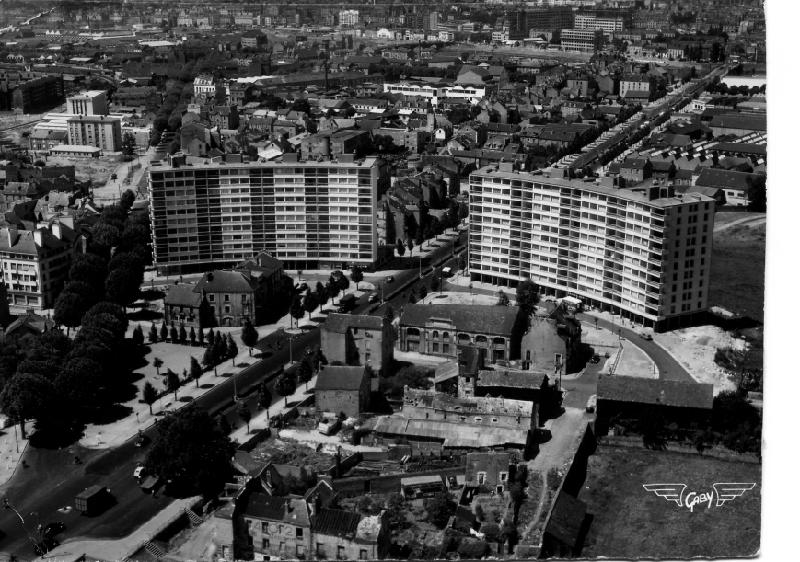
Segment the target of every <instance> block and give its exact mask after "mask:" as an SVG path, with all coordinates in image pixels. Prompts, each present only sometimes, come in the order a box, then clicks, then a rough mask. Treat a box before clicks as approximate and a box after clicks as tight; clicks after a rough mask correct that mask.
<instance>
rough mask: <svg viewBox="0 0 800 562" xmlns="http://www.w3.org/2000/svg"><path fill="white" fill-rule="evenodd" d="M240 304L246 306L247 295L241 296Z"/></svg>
mask: <svg viewBox="0 0 800 562" xmlns="http://www.w3.org/2000/svg"><path fill="white" fill-rule="evenodd" d="M242 304H247V295H242Z"/></svg>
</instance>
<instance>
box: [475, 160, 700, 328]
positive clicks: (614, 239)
mask: <svg viewBox="0 0 800 562" xmlns="http://www.w3.org/2000/svg"><path fill="white" fill-rule="evenodd" d="M512 184H513V186H514V187H515V188H516V189H514V190H513V191H511V192H510V193H508V194H506V189H507V187H506V186H510V185H512ZM470 186H471V188H470V196H471V201H470V233H469V234H470V236H469V244H470V260H469V261H470V271H471V274H472V277H473V280H486V281H490V282H495V283H501V284H506V283H508V284H511V283H515V282H517V281H519V280H521V279H524V278H528V277H531V278H533V279H534V280H536V282H537V283H539V285H540V286H542V287H543V289H545V291H550V292H551V294H558V295H559V296H561V295H563V294H564V293H569V294H574V295H575V296H578V297H580V298H583V299H585V300H588V301H593V302H594V303H596V304H598V305H600V306H607V307H610V308H612V309H615V310H616V311H617V312H624V313H625V314H628V315H631V316H633V317H634V318H636V319H637V320H638V321H645V322H648V323H650V324H653V323H661V322H664V321H666V320H668V319H669V317H670V316H671V315H675V314H685V313H687V312H688V313H694V312H700V311H702V310H704V309H705V307H706V306H707V304H706V299H705V298H704V297H703V293H702V290H698V289H699V287H700V285H699V280H700V279H701V278H703V277H705V276H707V275H708V273H707V270H708V269H709V265H710V264H707V263H706V261H705V260H704V259H703V260H702V261H699V260H696V259H694V255H695V252H696V248H697V247H699V248H700V251H699V252H698V253H699V254H705V253H706V247H707V242H705V241H703V240H702V239H701V238H699V237H698V235H697V233H696V232H695V231H691V234H690V233H689V232H688V231H686V230H685V229H684V232H681V233H680V234H678V230H677V228H676V225H677V218H678V214H679V213H681V214H683V215H684V216H686V215H687V214H688V215H689V221H690V222H691V223H692V224H695V223H698V222H699V223H704V224H703V226H706V227H707V226H709V225H710V226H711V228H713V201H711V200H710V199H709V198H704V197H702V196H695V195H689V196H685V197H683V198H677V197H667V198H653V199H652V200H651V199H650V198H649V197H648V195H647V194H645V193H637V192H634V191H632V190H620V189H612V188H606V187H601V186H599V185H590V184H586V183H584V182H571V181H569V180H561V179H553V178H546V177H544V176H534V175H531V174H526V173H519V172H512V171H497V169H496V168H495V167H491V166H490V167H487V168H483V169H481V170H478V171H477V172H474V173H473V174H472V175H471V177H470ZM495 195H501V196H503V197H504V199H502V200H501V199H497V198H495ZM473 203H475V204H473ZM517 210H518V211H517ZM514 213H521V214H522V215H523V217H525V216H526V215H527V216H528V217H529V218H528V220H525V219H524V218H523V220H521V221H518V220H516V216H515V214H514ZM511 233H513V234H511ZM681 240H683V242H684V243H683V244H680V246H679V245H678V243H679V242H680V241H681ZM673 248H675V250H674V251H675V260H674V261H672V260H670V259H669V256H670V253H671V252H672V251H673ZM509 257H512V258H513V259H509ZM678 276H680V277H682V278H685V279H686V280H687V281H689V280H695V281H698V283H692V281H690V283H692V284H690V285H689V286H688V288H687V291H686V292H685V293H684V292H683V291H679V290H678V287H677V286H672V289H671V290H670V285H667V284H666V283H665V281H666V280H667V279H668V278H669V277H673V279H675V280H677V278H678ZM676 301H677V304H679V305H680V307H681V312H680V313H678V312H676V311H675V310H672V309H668V305H667V303H672V302H676Z"/></svg>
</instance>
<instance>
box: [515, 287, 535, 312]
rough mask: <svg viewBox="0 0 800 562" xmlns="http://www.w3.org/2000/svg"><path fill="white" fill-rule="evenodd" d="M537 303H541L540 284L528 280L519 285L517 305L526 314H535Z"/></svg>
mask: <svg viewBox="0 0 800 562" xmlns="http://www.w3.org/2000/svg"><path fill="white" fill-rule="evenodd" d="M537 304H539V286H538V285H537V284H536V283H534V282H533V281H531V280H527V281H523V282H521V283H520V284H519V285H517V305H518V306H519V307H520V309H521V310H522V313H523V314H525V316H530V315H531V314H533V313H534V312H535V311H536V305H537Z"/></svg>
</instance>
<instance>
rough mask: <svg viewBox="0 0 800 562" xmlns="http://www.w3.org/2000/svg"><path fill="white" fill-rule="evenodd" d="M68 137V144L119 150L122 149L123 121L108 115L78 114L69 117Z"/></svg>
mask: <svg viewBox="0 0 800 562" xmlns="http://www.w3.org/2000/svg"><path fill="white" fill-rule="evenodd" d="M67 139H68V144H80V145H85V146H96V147H97V148H99V149H101V150H103V151H106V152H117V151H119V150H121V149H122V122H121V121H120V120H119V119H113V118H111V117H108V116H106V115H76V116H75V117H71V118H69V119H67Z"/></svg>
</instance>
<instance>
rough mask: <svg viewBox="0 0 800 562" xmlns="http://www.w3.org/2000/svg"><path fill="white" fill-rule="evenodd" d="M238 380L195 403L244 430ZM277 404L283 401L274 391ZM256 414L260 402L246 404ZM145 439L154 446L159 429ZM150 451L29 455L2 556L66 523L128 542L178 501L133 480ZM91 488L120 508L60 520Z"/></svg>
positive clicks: (449, 248) (443, 253)
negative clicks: (237, 404) (41, 528)
mask: <svg viewBox="0 0 800 562" xmlns="http://www.w3.org/2000/svg"><path fill="white" fill-rule="evenodd" d="M465 239H466V235H465V233H461V235H460V239H459V244H458V245H457V248H463V244H464V242H465ZM453 250H454V248H453V245H452V244H444V243H442V245H441V246H440V247H439V248H437V249H435V250H434V251H433V252H432V254H431V255H430V256H428V257H426V258H424V259H423V271H424V272H425V273H426V276H425V280H424V282H426V283H429V282H430V276H431V274H432V272H433V268H432V264H433V263H439V262H441V261H443V260H446V261H447V263H452V262H453V261H454V260H455V258H451V257H450V256H451V253H452V252H453ZM419 283H420V280H419V269H410V270H407V271H403V272H401V273H398V274H396V275H394V281H393V282H391V283H386V282H385V281H384V282H380V281H379V282H378V286H380V285H381V284H382V285H383V290H384V297H385V299H386V302H387V303H389V304H391V305H392V306H393V307H394V308H395V310H398V309H399V307H400V306H402V305H403V304H405V302H406V300H407V296H406V292H407V291H408V290H409V288H410V287H411V286H412V285H414V286H417V285H419ZM385 306H386V305H378V304H369V303H368V302H367V295H364V296H362V298H361V299H360V301H359V303H358V305H357V307H356V309H355V311H354V313H356V314H358V313H363V312H367V311H377V312H378V313H380V311H381V310H383V309H384V307H385ZM267 340H269V338H265V340H262V342H260V343H259V349H261V350H262V351H263V350H266V349H267V348H268V347H269V346H270V345H271V341H267ZM319 340H320V336H319V330H318V329H314V330H309V331H307V332H305V333H303V334H301V335H298V336H296V337H295V338H293V343H292V351H293V356H294V358H295V359H297V358H298V357H300V356H301V354H302V353H303V351H304V350H305V349H306V348H307V347H312V348H313V347H315V346H318V345H319ZM288 361H289V346H288V345H284V346H283V348H282V349H279V350H278V351H275V352H274V355H272V356H270V357H268V358H266V359H264V360H261V361H258V362H256V363H254V364H253V365H252V366H250V367H248V368H246V369H244V370H243V371H241V372H240V373H239V374H237V375H236V376H235V383H236V387H237V392H238V394H239V395H240V396H241V395H246V394H247V393H248V392H249V391H250V390H251V389H255V387H257V385H258V384H260V382H261V381H263V380H265V379H266V380H273V381H274V374H275V373H277V371H278V369H279V367H280V366H281V365H284V364H286V363H287V362H288ZM233 390H234V377H230V378H228V380H226V381H225V382H223V383H221V384H219V385H218V386H216V387H215V388H213V389H211V390H209V392H207V393H206V394H205V395H203V396H201V397H199V398H197V399H196V400H195V401H194V403H195V404H196V405H197V406H198V407H200V408H202V409H204V410H207V411H210V412H212V413H213V414H214V415H216V414H217V413H219V412H222V413H223V414H224V415H225V416H226V417H227V418H228V420H229V421H230V422H231V424H232V425H233V426H237V425H241V423H242V422H241V420H239V419H238V416H237V415H236V414H235V412H234V410H233ZM273 399H274V400H273V403H277V402H278V401H280V400H283V399H282V398H281V397H279V396H277V393H275V392H273ZM246 400H247V403H248V405H249V406H250V407H251V409H252V410H253V411H254V409H255V396H250V397H248V398H247V399H246ZM146 434H147V435H148V436H149V437H150V438H151V439H152V438H153V437H154V436H155V430H154V429H152V428H151V429H150V430H148V431H147V432H146ZM76 454H78V455H79V456H80V457H81V459H83V463H84V464H82V465H78V466H76V465H75V464H74V463H73V458H74V456H75V455H76ZM145 454H146V449H140V448H137V447H136V446H135V444H134V440H133V439H131V440H130V441H128V442H127V443H125V444H124V445H122V446H120V447H117V448H115V449H112V450H107V451H95V450H86V449H83V448H81V447H79V446H72V447H69V448H67V449H64V450H47V449H35V448H30V449H29V451H28V452H27V453H26V454H25V457H24V458H25V460H26V462H27V464H28V468H25V469H22V468H20V469H19V470H18V471H17V474H16V475H15V476H14V477H13V478H12V480H11V481H10V482H9V483H8V484H7V485H6V486H5V487H4V489H3V494H4V497H6V498H7V499H8V500H9V501H10V502H11V504H12V505H14V506H15V507H16V508H17V510H18V511H19V512H20V513H21V514H22V516H23V518H24V519H25V524H26V528H27V530H26V529H23V528H22V524H21V523H20V520H19V519H18V518H17V517H16V515H14V514H13V513H12V512H11V511H7V510H0V553H6V554H13V555H14V556H16V557H18V559H20V560H30V559H33V558H35V554H34V552H33V547H32V546H31V544H30V543H29V541H28V538H27V534H26V533H27V532H28V531H30V532H33V531H35V528H36V526H37V525H38V524H39V523H42V524H46V523H48V522H50V521H63V522H64V523H65V524H66V526H67V529H66V531H65V533H64V534H63V535H62V536H59V537H58V538H59V539H60V540H61V541H62V542H63V540H65V539H67V538H74V537H88V538H120V537H124V536H126V535H128V534H129V533H130V532H132V531H133V530H134V529H136V528H137V527H138V526H140V525H141V524H142V523H144V522H145V521H147V520H148V519H150V518H151V517H153V516H154V515H155V514H156V513H157V512H158V511H160V510H161V509H163V508H164V507H165V506H166V505H167V504H168V503H169V502H170V501H171V500H172V498H168V497H164V496H158V497H152V496H148V495H145V494H144V493H143V492H142V491H141V490H140V489H139V487H138V486H137V485H136V482H135V480H134V478H133V469H134V467H135V466H136V463H137V462H139V461H141V460H143V458H144V456H145ZM93 484H101V485H104V486H107V487H109V488H111V490H112V494H113V495H114V497H115V499H116V501H117V503H116V505H115V506H113V507H111V508H110V509H109V510H107V511H106V512H105V513H103V514H101V515H99V516H95V517H86V516H81V515H78V514H76V513H74V512H70V513H60V512H59V511H58V510H59V508H62V507H64V506H68V505H72V504H73V501H74V497H75V495H77V494H78V493H80V492H81V491H82V490H84V489H85V488H86V487H88V486H91V485H93Z"/></svg>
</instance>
